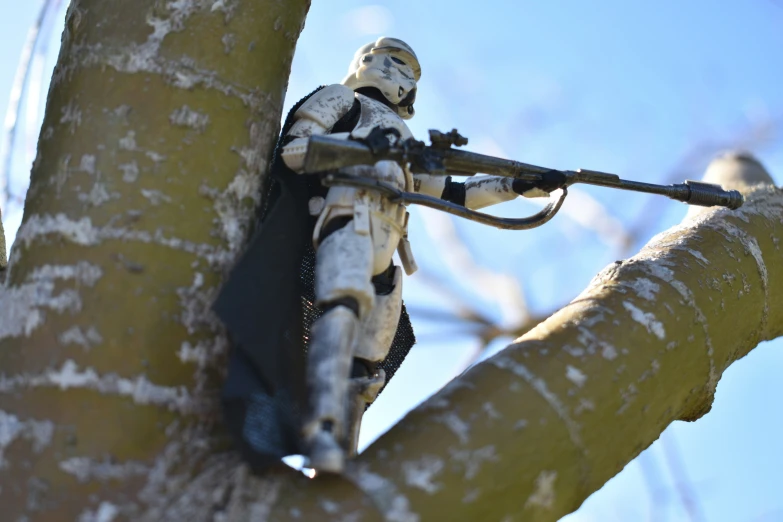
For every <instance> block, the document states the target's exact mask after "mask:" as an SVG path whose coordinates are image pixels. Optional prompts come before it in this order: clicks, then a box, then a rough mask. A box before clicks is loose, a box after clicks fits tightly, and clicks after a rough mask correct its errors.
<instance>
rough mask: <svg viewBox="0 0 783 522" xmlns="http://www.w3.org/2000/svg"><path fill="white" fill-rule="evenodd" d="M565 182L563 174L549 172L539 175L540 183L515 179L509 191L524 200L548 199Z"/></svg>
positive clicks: (554, 171)
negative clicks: (524, 198)
mask: <svg viewBox="0 0 783 522" xmlns="http://www.w3.org/2000/svg"><path fill="white" fill-rule="evenodd" d="M565 182H566V176H565V174H563V173H562V172H560V171H559V170H549V171H547V172H544V173H543V174H542V175H541V181H527V180H523V179H515V180H514V181H513V182H512V184H511V189H512V190H513V191H514V192H516V193H517V194H519V195H520V196H525V197H526V198H543V197H548V196H549V193H550V192H552V191H553V190H557V189H559V188H562V187H563V185H565Z"/></svg>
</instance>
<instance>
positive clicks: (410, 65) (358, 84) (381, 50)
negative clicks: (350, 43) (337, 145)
mask: <svg viewBox="0 0 783 522" xmlns="http://www.w3.org/2000/svg"><path fill="white" fill-rule="evenodd" d="M419 78H421V67H420V66H419V59H418V58H416V53H414V52H413V49H411V48H410V46H409V45H408V44H406V43H405V42H403V41H402V40H398V39H396V38H388V37H385V36H384V37H381V38H378V40H377V41H375V42H372V43H368V44H367V45H364V46H362V47H360V48H359V50H358V51H356V54H355V55H354V57H353V60H352V61H351V65H350V67H348V76H346V77H345V79H343V85H345V86H347V87H350V88H351V89H353V90H356V89H360V88H362V87H375V88H377V89H378V90H379V91H381V93H382V94H383V96H384V97H385V98H386V99H387V100H388V101H389V103H391V104H392V105H394V106H395V108H396V110H397V114H399V115H400V117H401V118H404V119H406V120H407V119H409V118H412V117H413V113H414V110H413V102H414V101H415V100H416V82H418V81H419Z"/></svg>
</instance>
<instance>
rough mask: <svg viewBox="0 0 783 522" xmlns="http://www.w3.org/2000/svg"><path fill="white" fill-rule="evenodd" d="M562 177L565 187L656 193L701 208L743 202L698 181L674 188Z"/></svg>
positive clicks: (605, 177)
mask: <svg viewBox="0 0 783 522" xmlns="http://www.w3.org/2000/svg"><path fill="white" fill-rule="evenodd" d="M565 175H566V186H569V185H573V184H575V183H585V184H588V185H597V186H601V187H610V188H617V189H622V190H632V191H634V192H646V193H647V194H659V195H662V196H667V197H669V198H671V199H674V200H676V201H681V202H683V203H688V204H689V205H698V206H702V207H712V206H721V207H727V208H730V209H732V210H734V209H737V208H739V207H741V206H742V203H743V202H744V198H743V197H742V194H741V193H740V192H739V191H737V190H724V189H723V187H721V186H720V185H715V184H713V183H703V182H701V181H692V180H686V181H685V183H678V184H676V185H656V184H653V183H644V182H642V181H631V180H625V179H621V178H620V177H619V176H617V175H615V174H607V173H606V172H598V171H595V170H586V169H580V170H577V171H565Z"/></svg>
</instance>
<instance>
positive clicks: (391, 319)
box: [346, 266, 402, 455]
mask: <svg viewBox="0 0 783 522" xmlns="http://www.w3.org/2000/svg"><path fill="white" fill-rule="evenodd" d="M376 280H377V278H376ZM376 291H377V292H378V294H380V295H376V296H375V306H374V307H373V308H372V311H371V312H370V313H369V314H368V315H367V317H365V318H364V320H363V321H362V322H361V324H360V328H359V331H358V334H357V335H356V338H355V342H354V349H353V356H354V357H355V358H357V360H358V361H362V362H365V364H363V365H362V366H364V368H366V369H367V371H366V372H365V374H364V375H354V376H353V377H352V378H351V384H350V391H349V395H350V404H349V412H348V416H349V418H348V422H349V426H350V431H349V436H348V440H347V448H346V449H347V451H348V452H349V454H351V455H354V454H356V450H357V445H358V444H359V430H360V427H361V422H362V416H363V415H364V411H365V410H366V409H367V405H368V404H372V403H373V402H374V401H375V398H376V397H377V396H378V393H380V391H381V388H383V385H384V384H385V383H386V374H385V373H384V371H383V370H377V371H376V370H375V365H376V364H377V363H379V362H381V361H383V360H384V359H385V358H386V355H387V354H388V353H389V349H390V348H391V344H392V341H394V334H395V333H396V332H397V323H398V322H399V320H400V312H401V310H402V270H400V268H399V267H397V266H394V267H390V274H389V275H388V276H387V277H385V278H383V279H382V281H381V284H379V285H377V286H376ZM356 366H358V365H357V364H355V365H354V367H356Z"/></svg>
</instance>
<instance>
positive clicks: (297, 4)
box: [0, 0, 783, 522]
mask: <svg viewBox="0 0 783 522" xmlns="http://www.w3.org/2000/svg"><path fill="white" fill-rule="evenodd" d="M307 8H308V2H307V0H289V1H286V2H275V1H271V0H260V1H256V2H249V1H247V0H209V1H207V0H175V1H163V0H137V1H136V2H120V1H114V2H99V1H97V0H74V1H73V2H72V3H71V7H70V9H69V13H68V17H67V28H66V32H65V35H64V41H63V48H62V52H61V56H60V60H59V63H58V67H57V69H56V72H55V77H54V81H53V86H52V89H51V91H50V95H49V101H48V105H47V115H46V119H45V121H44V125H43V128H42V134H41V139H40V143H39V152H38V157H37V159H36V162H35V165H34V168H33V173H32V184H31V188H30V192H29V195H28V199H27V202H26V207H25V217H24V220H23V226H22V228H21V229H20V231H19V234H18V240H17V242H16V244H15V246H14V249H13V251H12V255H11V263H10V268H9V272H10V273H9V276H8V281H7V283H6V285H5V286H4V287H3V288H2V292H0V301H1V302H0V506H2V515H3V517H5V518H7V519H8V520H31V521H38V520H42V521H49V520H52V521H53V520H79V521H81V522H90V521H94V522H98V521H100V522H108V521H113V520H142V521H144V520H189V521H205V522H206V521H218V520H219V521H222V522H230V521H240V520H242V521H244V520H286V521H288V520H291V521H293V520H356V521H358V520H388V521H397V522H401V521H404V522H413V521H419V520H542V521H543V520H556V519H557V518H559V517H560V516H562V515H564V514H566V513H568V512H570V511H573V510H574V509H575V508H576V507H578V506H579V505H580V504H581V502H582V501H583V500H584V499H585V498H586V497H587V496H588V495H589V494H590V493H592V492H593V491H595V490H597V489H598V488H600V487H601V486H602V485H603V484H604V482H605V481H606V480H607V479H609V478H610V477H611V476H613V475H614V474H615V473H617V472H618V471H619V470H620V469H621V468H622V467H623V466H624V465H625V464H626V463H628V462H629V461H630V460H631V459H632V458H633V457H634V456H636V455H637V454H638V453H639V452H640V451H641V450H642V449H644V448H645V447H647V446H648V445H649V444H650V443H651V442H652V441H653V440H654V439H655V438H657V436H658V435H659V434H660V433H661V431H662V430H663V429H664V428H665V427H666V426H667V425H668V424H669V423H670V422H671V421H673V420H676V419H686V420H692V419H695V418H698V417H699V416H700V415H703V414H704V413H705V412H706V411H708V410H709V405H710V403H711V401H712V397H713V393H714V390H715V386H716V384H717V382H718V380H719V378H720V376H721V374H722V372H723V371H724V370H725V369H726V367H728V365H729V364H731V363H732V362H733V361H735V360H737V359H738V358H740V357H742V356H743V355H745V354H746V353H748V351H749V350H751V349H752V348H753V347H754V346H755V345H756V344H757V343H758V342H760V341H762V340H766V339H772V338H774V337H777V336H779V335H781V333H782V332H781V330H782V329H783V321H782V319H783V293H782V292H781V288H782V287H781V281H783V259H782V258H783V254H782V253H781V250H780V245H779V242H780V238H781V237H783V217H782V216H783V194H781V192H780V191H779V190H778V189H775V188H774V187H772V185H771V180H770V179H769V177H768V176H766V177H765V175H762V174H764V173H763V172H762V174H759V176H760V177H758V178H752V176H750V175H749V172H751V171H753V172H756V173H758V170H753V169H754V168H756V167H755V166H754V165H755V164H753V163H752V162H748V161H746V160H743V159H741V158H739V159H738V158H734V159H727V160H724V161H725V164H724V165H723V167H720V165H719V166H718V167H720V168H718V167H716V172H717V171H722V172H723V173H724V174H725V172H727V171H731V172H734V173H735V174H736V175H735V176H733V178H732V176H730V175H724V174H715V175H716V176H718V178H719V179H718V180H719V181H720V180H723V181H726V180H730V179H734V182H736V183H740V184H743V183H745V181H747V180H750V179H754V180H755V181H762V182H764V183H766V185H761V186H758V187H756V188H753V189H750V188H747V187H745V190H746V191H747V196H748V202H747V203H746V205H745V206H744V207H743V208H742V209H740V210H738V211H734V212H730V211H726V210H711V211H706V212H703V213H700V214H698V215H695V216H693V217H692V218H690V220H688V221H686V222H685V223H683V224H682V225H681V226H679V227H676V228H675V229H672V230H670V231H668V232H665V233H663V234H661V235H659V236H658V237H656V238H655V239H653V240H652V241H651V242H650V243H649V244H648V245H647V246H646V247H645V248H644V249H643V250H642V251H641V252H640V253H639V254H638V255H637V256H634V257H633V258H631V259H629V260H626V261H623V262H618V263H616V264H613V265H611V266H610V267H607V269H605V270H604V271H603V272H602V273H601V274H599V275H598V276H597V277H596V279H595V280H594V281H593V283H592V284H591V285H590V286H589V287H588V288H587V289H586V290H585V291H584V292H583V293H582V294H581V295H580V296H579V297H578V298H577V299H575V300H574V301H573V302H572V303H570V304H569V305H568V306H566V307H565V308H564V309H563V310H561V311H559V312H558V313H556V314H555V315H553V316H552V317H551V318H549V319H548V320H546V321H545V322H544V323H542V324H541V325H539V326H538V327H537V328H535V329H534V330H532V331H531V332H529V333H528V334H526V335H525V336H523V337H522V338H520V339H519V340H518V341H517V342H516V343H514V344H513V345H511V346H509V347H508V348H507V349H505V350H504V351H503V352H501V353H500V354H498V355H496V356H495V357H493V358H491V359H489V360H487V361H485V362H483V363H481V364H479V365H477V366H476V367H474V368H472V369H471V370H470V371H468V372H466V373H465V374H463V375H462V376H460V377H459V378H458V379H456V380H455V381H453V382H452V383H451V384H450V385H448V386H447V387H446V388H444V389H443V390H441V392H439V393H438V394H437V395H435V396H434V397H433V398H431V399H430V400H428V401H427V402H426V403H425V404H423V405H422V406H420V407H419V408H417V409H416V410H415V411H413V412H411V413H410V414H409V415H408V416H407V417H406V418H405V419H404V420H403V421H402V422H401V423H400V424H398V425H397V426H396V427H395V428H393V429H392V430H391V431H390V432H389V433H388V434H386V435H385V436H383V437H382V438H381V439H380V440H379V441H378V442H377V443H375V444H374V445H373V446H371V447H370V448H369V449H368V450H367V451H366V452H365V453H364V454H362V455H361V456H359V457H358V458H357V459H356V460H355V461H354V462H352V463H351V465H350V467H349V470H348V472H347V473H346V474H345V476H343V477H336V476H328V475H326V476H320V477H317V478H316V479H315V480H310V479H307V478H305V477H304V476H303V475H301V474H299V473H297V472H294V471H292V470H289V469H286V468H284V467H282V466H281V467H280V468H279V469H277V470H274V471H273V472H271V473H269V474H267V475H265V476H263V477H254V476H251V475H250V474H249V473H248V472H247V470H246V468H245V467H244V466H243V465H242V464H241V462H240V461H239V460H238V457H237V456H236V455H235V454H234V453H233V452H231V450H230V448H229V447H228V445H227V442H226V440H225V436H224V433H223V431H222V430H221V428H220V423H219V409H218V408H217V404H216V400H215V398H216V390H217V388H218V386H219V383H220V378H221V376H222V371H221V368H222V363H223V360H224V354H225V351H226V348H227V342H226V339H225V337H224V335H223V333H222V332H221V329H220V325H219V324H218V323H217V322H216V320H215V318H214V317H213V316H212V314H211V313H210V311H209V306H210V304H211V302H212V299H213V298H214V295H215V291H216V289H217V287H218V286H219V284H220V281H221V279H222V277H223V275H225V272H226V270H227V268H228V267H230V265H231V264H232V262H233V260H234V258H235V257H236V254H237V252H238V251H239V249H240V248H241V245H242V243H243V241H244V240H245V238H246V236H247V232H248V228H249V226H250V219H251V216H252V214H253V208H255V206H256V205H257V204H258V203H259V201H258V198H259V196H258V195H259V193H260V191H259V184H260V183H261V179H262V175H263V173H264V172H265V169H266V165H267V161H268V158H269V154H270V150H271V146H272V143H273V141H274V137H275V135H276V133H277V127H278V122H279V119H280V110H281V109H280V107H281V103H282V98H283V92H284V90H285V84H286V78H287V76H288V72H289V68H290V62H291V58H292V55H293V48H294V43H295V41H296V38H297V36H298V34H299V31H300V30H301V27H302V23H303V20H304V16H305V13H306V11H307ZM732 169H733V170H732ZM711 172H712V171H711ZM708 177H709V176H708Z"/></svg>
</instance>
